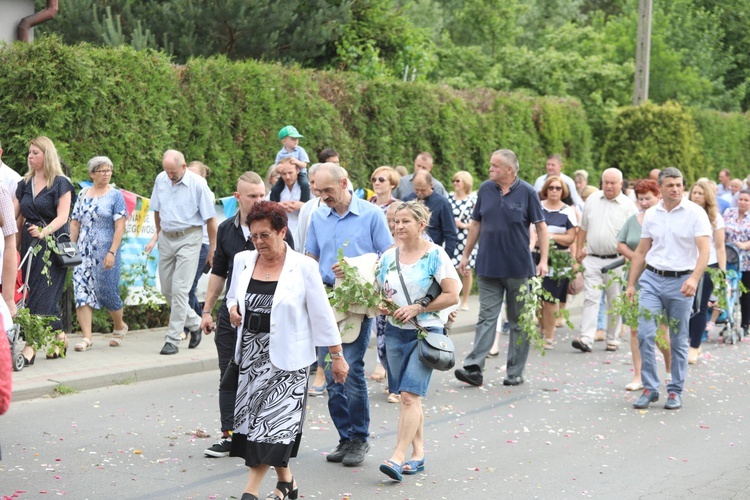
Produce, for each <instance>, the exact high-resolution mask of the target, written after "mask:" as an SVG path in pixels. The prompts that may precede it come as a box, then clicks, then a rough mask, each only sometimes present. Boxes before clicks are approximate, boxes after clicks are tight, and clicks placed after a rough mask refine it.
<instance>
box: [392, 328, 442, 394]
mask: <svg viewBox="0 0 750 500" xmlns="http://www.w3.org/2000/svg"><path fill="white" fill-rule="evenodd" d="M426 330H427V331H428V332H435V333H439V334H441V335H445V330H444V329H443V328H438V327H434V326H430V327H427V328H426ZM385 337H386V343H385V350H386V356H387V357H388V391H389V392H391V393H395V394H401V393H402V392H410V393H412V394H416V395H417V396H422V397H425V396H426V395H427V388H428V387H429V386H430V378H431V377H432V368H429V367H427V366H425V364H424V363H422V362H421V361H420V360H419V353H418V352H417V343H418V340H417V331H416V330H412V329H409V328H399V327H397V326H393V325H392V324H390V323H386V324H385Z"/></svg>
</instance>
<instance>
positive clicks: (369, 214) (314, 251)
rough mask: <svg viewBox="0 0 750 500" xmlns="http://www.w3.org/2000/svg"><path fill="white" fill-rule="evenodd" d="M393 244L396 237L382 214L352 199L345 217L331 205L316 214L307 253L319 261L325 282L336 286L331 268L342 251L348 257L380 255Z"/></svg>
mask: <svg viewBox="0 0 750 500" xmlns="http://www.w3.org/2000/svg"><path fill="white" fill-rule="evenodd" d="M345 244H346V246H344V245H345ZM391 245H393V238H392V237H391V232H390V230H389V229H388V222H386V220H385V214H383V211H382V210H381V209H380V208H379V207H377V206H375V205H373V204H372V203H369V202H367V201H365V200H361V199H359V198H357V197H356V196H352V201H351V203H350V204H349V211H348V212H346V213H345V214H344V215H343V216H342V217H339V214H338V212H336V210H334V209H332V208H329V207H328V206H321V207H319V208H318V209H317V210H315V211H314V212H313V214H312V217H311V218H310V228H309V229H308V232H307V241H306V242H305V250H306V251H307V252H308V253H310V254H311V255H313V256H315V257H317V258H318V268H319V269H320V275H321V276H322V277H323V282H324V283H326V284H328V285H333V282H334V281H335V279H336V277H335V276H334V274H333V271H332V270H331V266H333V264H335V263H336V260H337V258H338V250H339V248H343V249H344V255H345V256H347V257H358V256H360V255H363V254H366V253H371V252H375V253H377V254H378V255H380V254H382V253H383V252H385V251H386V250H387V249H388V248H390V247H391Z"/></svg>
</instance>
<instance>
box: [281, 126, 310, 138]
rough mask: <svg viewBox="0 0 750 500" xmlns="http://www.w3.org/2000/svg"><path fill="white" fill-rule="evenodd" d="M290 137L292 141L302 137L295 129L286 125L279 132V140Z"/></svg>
mask: <svg viewBox="0 0 750 500" xmlns="http://www.w3.org/2000/svg"><path fill="white" fill-rule="evenodd" d="M287 136H288V137H292V138H294V139H299V138H300V137H304V135H302V134H300V133H299V132H298V131H297V129H296V128H294V127H293V126H292V125H287V126H286V127H284V128H282V129H281V130H279V139H283V138H284V137H287Z"/></svg>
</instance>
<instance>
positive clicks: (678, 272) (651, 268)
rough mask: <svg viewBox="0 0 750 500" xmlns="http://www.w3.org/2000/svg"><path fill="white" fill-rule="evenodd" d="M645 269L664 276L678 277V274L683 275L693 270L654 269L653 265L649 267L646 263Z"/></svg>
mask: <svg viewBox="0 0 750 500" xmlns="http://www.w3.org/2000/svg"><path fill="white" fill-rule="evenodd" d="M646 269H648V270H649V271H651V272H652V273H654V274H658V275H659V276H664V277H665V278H679V277H680V276H685V275H686V274H690V273H692V272H693V270H692V269H690V270H688V271H662V270H661V269H656V268H655V267H651V266H650V265H648V264H646Z"/></svg>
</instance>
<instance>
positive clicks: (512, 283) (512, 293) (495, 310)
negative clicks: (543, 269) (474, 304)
mask: <svg viewBox="0 0 750 500" xmlns="http://www.w3.org/2000/svg"><path fill="white" fill-rule="evenodd" d="M528 281H529V279H528V278H483V277H482V276H477V285H478V287H479V318H478V320H477V327H476V331H475V333H474V348H473V349H472V350H471V353H469V355H468V356H467V357H466V359H465V360H464V368H478V369H480V370H481V369H484V360H485V358H486V357H487V354H488V353H489V352H490V348H491V347H492V343H493V342H494V341H495V330H496V329H497V316H498V314H500V307H501V306H502V304H503V300H505V301H506V304H507V311H508V323H509V324H510V339H508V358H507V361H506V373H507V375H508V377H520V376H521V375H523V369H524V367H525V366H526V359H527V358H528V357H529V339H528V338H527V337H526V335H524V333H523V332H522V331H521V327H520V326H519V325H518V316H519V315H520V314H521V307H522V306H523V304H522V303H521V302H520V301H519V300H518V294H519V293H520V292H521V287H523V286H526V283H527V282H528ZM386 346H387V342H386Z"/></svg>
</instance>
